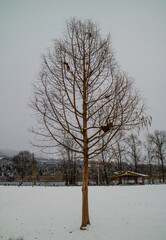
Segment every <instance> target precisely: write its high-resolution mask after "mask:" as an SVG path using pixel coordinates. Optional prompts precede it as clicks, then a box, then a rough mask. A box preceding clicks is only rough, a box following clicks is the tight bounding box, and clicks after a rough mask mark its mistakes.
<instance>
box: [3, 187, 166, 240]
mask: <svg viewBox="0 0 166 240" xmlns="http://www.w3.org/2000/svg"><path fill="white" fill-rule="evenodd" d="M89 207H90V220H91V225H90V226H89V227H88V229H87V230H86V231H81V230H80V229H79V227H80V224H81V187H14V186H0V240H9V239H23V240H36V239H38V240H69V239H72V240H85V239H86V240H164V239H166V185H155V186H152V185H151V186H150V185H149V186H148V185H146V186H113V187H112V186H110V187H89Z"/></svg>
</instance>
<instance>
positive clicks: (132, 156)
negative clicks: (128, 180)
mask: <svg viewBox="0 0 166 240" xmlns="http://www.w3.org/2000/svg"><path fill="white" fill-rule="evenodd" d="M141 145H142V142H141V141H140V140H139V138H138V136H137V135H134V134H130V135H129V136H128V137H127V138H126V147H127V155H128V160H129V161H130V162H131V163H132V164H133V165H134V171H135V172H138V163H139V162H140V161H141ZM135 182H136V183H137V178H135Z"/></svg>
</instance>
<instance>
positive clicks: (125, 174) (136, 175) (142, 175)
mask: <svg viewBox="0 0 166 240" xmlns="http://www.w3.org/2000/svg"><path fill="white" fill-rule="evenodd" d="M127 176H131V177H143V178H148V177H149V176H148V175H145V174H141V173H136V172H130V171H127V172H121V173H118V174H116V175H114V176H112V177H111V178H119V177H127Z"/></svg>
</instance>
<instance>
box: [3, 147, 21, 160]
mask: <svg viewBox="0 0 166 240" xmlns="http://www.w3.org/2000/svg"><path fill="white" fill-rule="evenodd" d="M18 153H19V151H17V150H13V149H1V148H0V157H10V158H11V157H13V156H15V155H17V154H18Z"/></svg>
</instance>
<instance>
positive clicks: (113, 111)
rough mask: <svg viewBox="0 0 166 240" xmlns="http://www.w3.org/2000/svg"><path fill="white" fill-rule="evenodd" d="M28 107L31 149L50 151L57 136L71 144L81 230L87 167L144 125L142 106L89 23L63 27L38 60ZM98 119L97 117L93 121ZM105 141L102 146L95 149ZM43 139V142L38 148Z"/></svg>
mask: <svg viewBox="0 0 166 240" xmlns="http://www.w3.org/2000/svg"><path fill="white" fill-rule="evenodd" d="M32 107H33V108H34V109H35V110H36V112H37V113H38V129H36V130H33V131H34V133H36V135H37V136H38V137H39V141H40V142H39V143H38V144H37V145H39V146H42V147H46V148H47V147H49V148H55V147H56V146H57V145H59V144H61V145H63V146H65V147H66V145H65V143H64V142H63V141H61V139H62V138H61V135H62V130H63V132H67V133H68V134H69V135H70V136H71V137H72V138H73V139H74V141H75V142H76V145H77V146H76V147H74V146H73V147H72V148H71V150H72V151H75V152H77V153H78V154H81V155H82V158H83V162H84V163H83V186H82V224H81V229H84V228H85V227H86V226H87V225H88V224H90V219H89V211H88V161H89V160H90V159H94V158H96V156H98V155H99V154H100V153H101V152H102V151H103V150H104V149H105V148H106V147H107V145H108V144H109V143H110V142H111V140H112V139H113V138H114V136H115V135H116V134H117V133H118V132H119V131H120V130H121V129H123V130H124V131H125V130H129V129H131V128H133V127H141V126H144V125H146V124H147V123H148V121H149V117H148V116H147V115H146V109H145V103H144V101H143V100H142V97H141V96H140V95H139V94H138V92H137V91H136V90H135V89H134V86H133V81H132V79H131V78H129V77H128V75H127V74H125V73H123V72H121V71H120V70H119V68H118V65H117V63H116V61H115V58H114V53H113V51H112V49H111V44H110V36H107V37H106V38H102V37H101V34H100V31H99V28H98V26H97V25H96V24H94V23H93V22H92V21H90V20H86V21H84V22H83V21H78V20H76V19H71V20H70V21H69V22H67V27H66V34H64V38H63V39H60V40H55V41H54V46H53V48H50V49H49V50H48V53H47V54H46V55H44V56H43V58H42V68H41V72H40V74H39V78H38V81H37V82H36V83H35V84H34V95H33V99H32ZM99 116H100V117H99ZM103 137H105V143H104V145H103V144H101V145H100V146H101V147H99V148H98V147H97V146H98V144H99V143H100V142H101V141H102V139H103ZM41 138H43V140H44V142H41Z"/></svg>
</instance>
